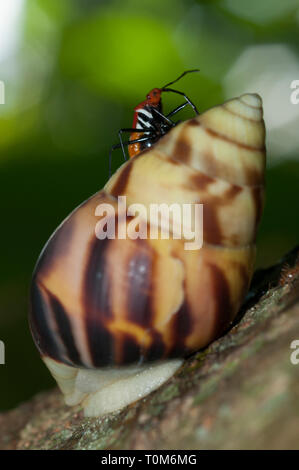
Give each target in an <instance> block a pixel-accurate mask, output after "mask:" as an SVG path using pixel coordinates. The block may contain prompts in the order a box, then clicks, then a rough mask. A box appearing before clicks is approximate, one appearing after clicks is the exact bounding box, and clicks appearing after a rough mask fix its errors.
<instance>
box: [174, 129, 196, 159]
mask: <svg viewBox="0 0 299 470" xmlns="http://www.w3.org/2000/svg"><path fill="white" fill-rule="evenodd" d="M191 151H192V149H191V146H190V143H189V142H188V140H186V138H185V137H183V136H182V135H179V137H178V138H177V139H176V141H175V144H174V148H173V158H175V159H176V160H179V161H180V162H183V163H189V161H190V158H191Z"/></svg>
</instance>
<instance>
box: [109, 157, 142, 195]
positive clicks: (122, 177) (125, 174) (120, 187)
mask: <svg viewBox="0 0 299 470" xmlns="http://www.w3.org/2000/svg"><path fill="white" fill-rule="evenodd" d="M135 158H136V157H134V159H135ZM134 159H133V160H131V161H129V162H128V163H127V164H126V165H125V167H124V168H123V169H122V170H121V172H120V174H119V175H118V176H117V180H116V182H115V183H114V185H113V187H112V189H111V190H110V194H112V196H114V197H117V196H121V195H122V194H124V193H125V191H126V187H127V184H128V182H129V178H130V173H131V170H132V162H133V161H134Z"/></svg>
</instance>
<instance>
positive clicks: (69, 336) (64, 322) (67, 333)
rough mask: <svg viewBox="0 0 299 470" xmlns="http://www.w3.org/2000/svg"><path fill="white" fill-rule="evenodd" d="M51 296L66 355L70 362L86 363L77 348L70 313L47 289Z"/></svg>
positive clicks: (51, 304) (58, 330) (53, 311)
mask: <svg viewBox="0 0 299 470" xmlns="http://www.w3.org/2000/svg"><path fill="white" fill-rule="evenodd" d="M47 295H48V298H49V303H50V308H51V311H52V313H53V317H54V318H55V323H56V327H57V332H56V334H58V335H59V337H60V339H61V341H62V344H63V346H64V348H65V350H66V355H67V358H68V360H69V362H70V363H71V364H73V365H75V366H82V365H84V364H83V362H82V361H81V358H80V354H79V352H78V350H77V347H76V343H75V340H74V337H73V333H72V325H71V323H70V321H69V318H68V313H67V312H66V311H65V309H64V307H63V305H62V304H61V302H60V301H59V300H58V298H57V297H56V296H55V295H53V294H52V293H51V292H49V291H47Z"/></svg>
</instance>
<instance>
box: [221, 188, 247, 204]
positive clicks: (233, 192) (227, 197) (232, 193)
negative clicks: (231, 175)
mask: <svg viewBox="0 0 299 470" xmlns="http://www.w3.org/2000/svg"><path fill="white" fill-rule="evenodd" d="M242 190H243V188H242V186H237V185H235V184H231V185H230V187H229V188H228V190H227V191H226V192H225V194H224V196H223V197H224V203H228V202H230V201H231V200H232V199H234V198H235V197H236V196H237V195H238V194H240V192H241V191H242Z"/></svg>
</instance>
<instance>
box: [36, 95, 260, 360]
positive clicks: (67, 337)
mask: <svg viewBox="0 0 299 470" xmlns="http://www.w3.org/2000/svg"><path fill="white" fill-rule="evenodd" d="M264 172H265V127H264V122H263V111H262V102H261V99H260V97H259V96H258V95H256V94H245V95H242V96H240V97H239V98H236V99H232V100H230V101H227V102H226V103H224V104H223V105H221V106H216V107H214V108H212V109H210V110H208V111H206V112H205V113H203V114H201V115H199V116H197V117H195V118H193V119H190V120H188V121H185V122H183V123H181V124H179V125H177V126H176V127H175V128H174V129H172V130H171V131H170V132H169V133H168V134H167V135H166V136H164V137H163V138H161V139H160V140H159V141H158V142H157V143H156V144H155V145H154V147H153V148H152V149H150V150H147V151H144V152H142V153H141V154H140V155H138V156H136V157H134V158H133V159H131V160H130V161H128V162H126V163H125V164H124V165H122V166H121V167H120V168H119V169H118V171H117V172H116V173H115V174H114V175H113V176H112V177H111V178H110V180H109V181H108V183H107V184H106V186H105V187H104V189H103V190H101V191H99V192H98V193H96V194H95V195H93V196H92V197H90V198H89V199H88V200H87V201H85V202H84V203H83V204H81V205H80V206H79V207H78V208H76V209H75V210H74V211H73V212H72V213H71V214H70V216H68V217H67V218H66V219H65V221H64V222H63V223H62V224H61V225H60V226H59V227H58V229H57V230H56V231H55V232H54V234H53V235H52V237H51V238H50V239H49V241H48V242H47V244H46V246H45V248H44V250H43V252H42V253H41V256H40V258H39V260H38V262H37V265H36V268H35V271H34V275H33V282H32V294H31V313H30V325H31V330H32V334H33V337H34V340H35V342H36V344H37V347H38V349H39V351H40V353H41V355H42V356H43V357H44V358H50V359H51V360H54V361H55V362H57V363H63V364H65V365H68V366H70V367H74V368H85V369H98V368H102V367H111V366H127V365H131V364H139V365H140V364H146V363H153V361H158V360H165V359H170V358H176V357H179V358H181V357H184V356H186V355H187V354H190V353H192V352H194V351H196V350H198V349H200V348H202V347H204V346H206V345H207V344H208V343H210V342H211V341H213V340H214V339H215V338H217V337H218V336H219V335H221V334H222V333H223V332H224V331H225V329H226V328H227V327H228V326H229V324H230V323H231V322H232V320H233V319H234V317H235V315H236V313H237V312H238V309H239V307H240V305H241V303H242V301H243V299H244V296H245V294H246V292H247V290H248V286H249V283H250V279H251V276H252V272H253V264H254V259H255V239H256V233H257V227H258V223H259V221H260V218H261V214H262V209H263V201H264ZM118 196H126V199H127V205H130V204H133V203H138V204H143V205H144V206H145V208H146V210H148V211H149V207H150V205H151V204H162V203H166V204H168V205H171V204H179V205H183V204H196V203H201V204H203V245H202V248H201V249H199V250H185V249H184V243H185V241H186V240H184V239H174V238H171V237H170V238H169V239H161V238H158V239H151V238H145V239H140V238H137V239H135V240H133V239H129V238H126V239H119V238H115V239H104V240H99V239H98V238H97V237H96V236H95V226H96V224H97V222H98V221H99V216H97V215H96V208H97V207H98V205H99V204H103V203H108V204H110V205H112V206H113V207H114V208H115V213H116V216H115V217H116V220H115V224H116V226H117V224H119V223H121V224H124V225H125V226H126V228H128V225H129V224H130V222H131V221H132V216H126V217H125V218H122V219H121V222H119V220H118V219H117V211H118V205H117V197H118ZM193 222H194V221H193Z"/></svg>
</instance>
